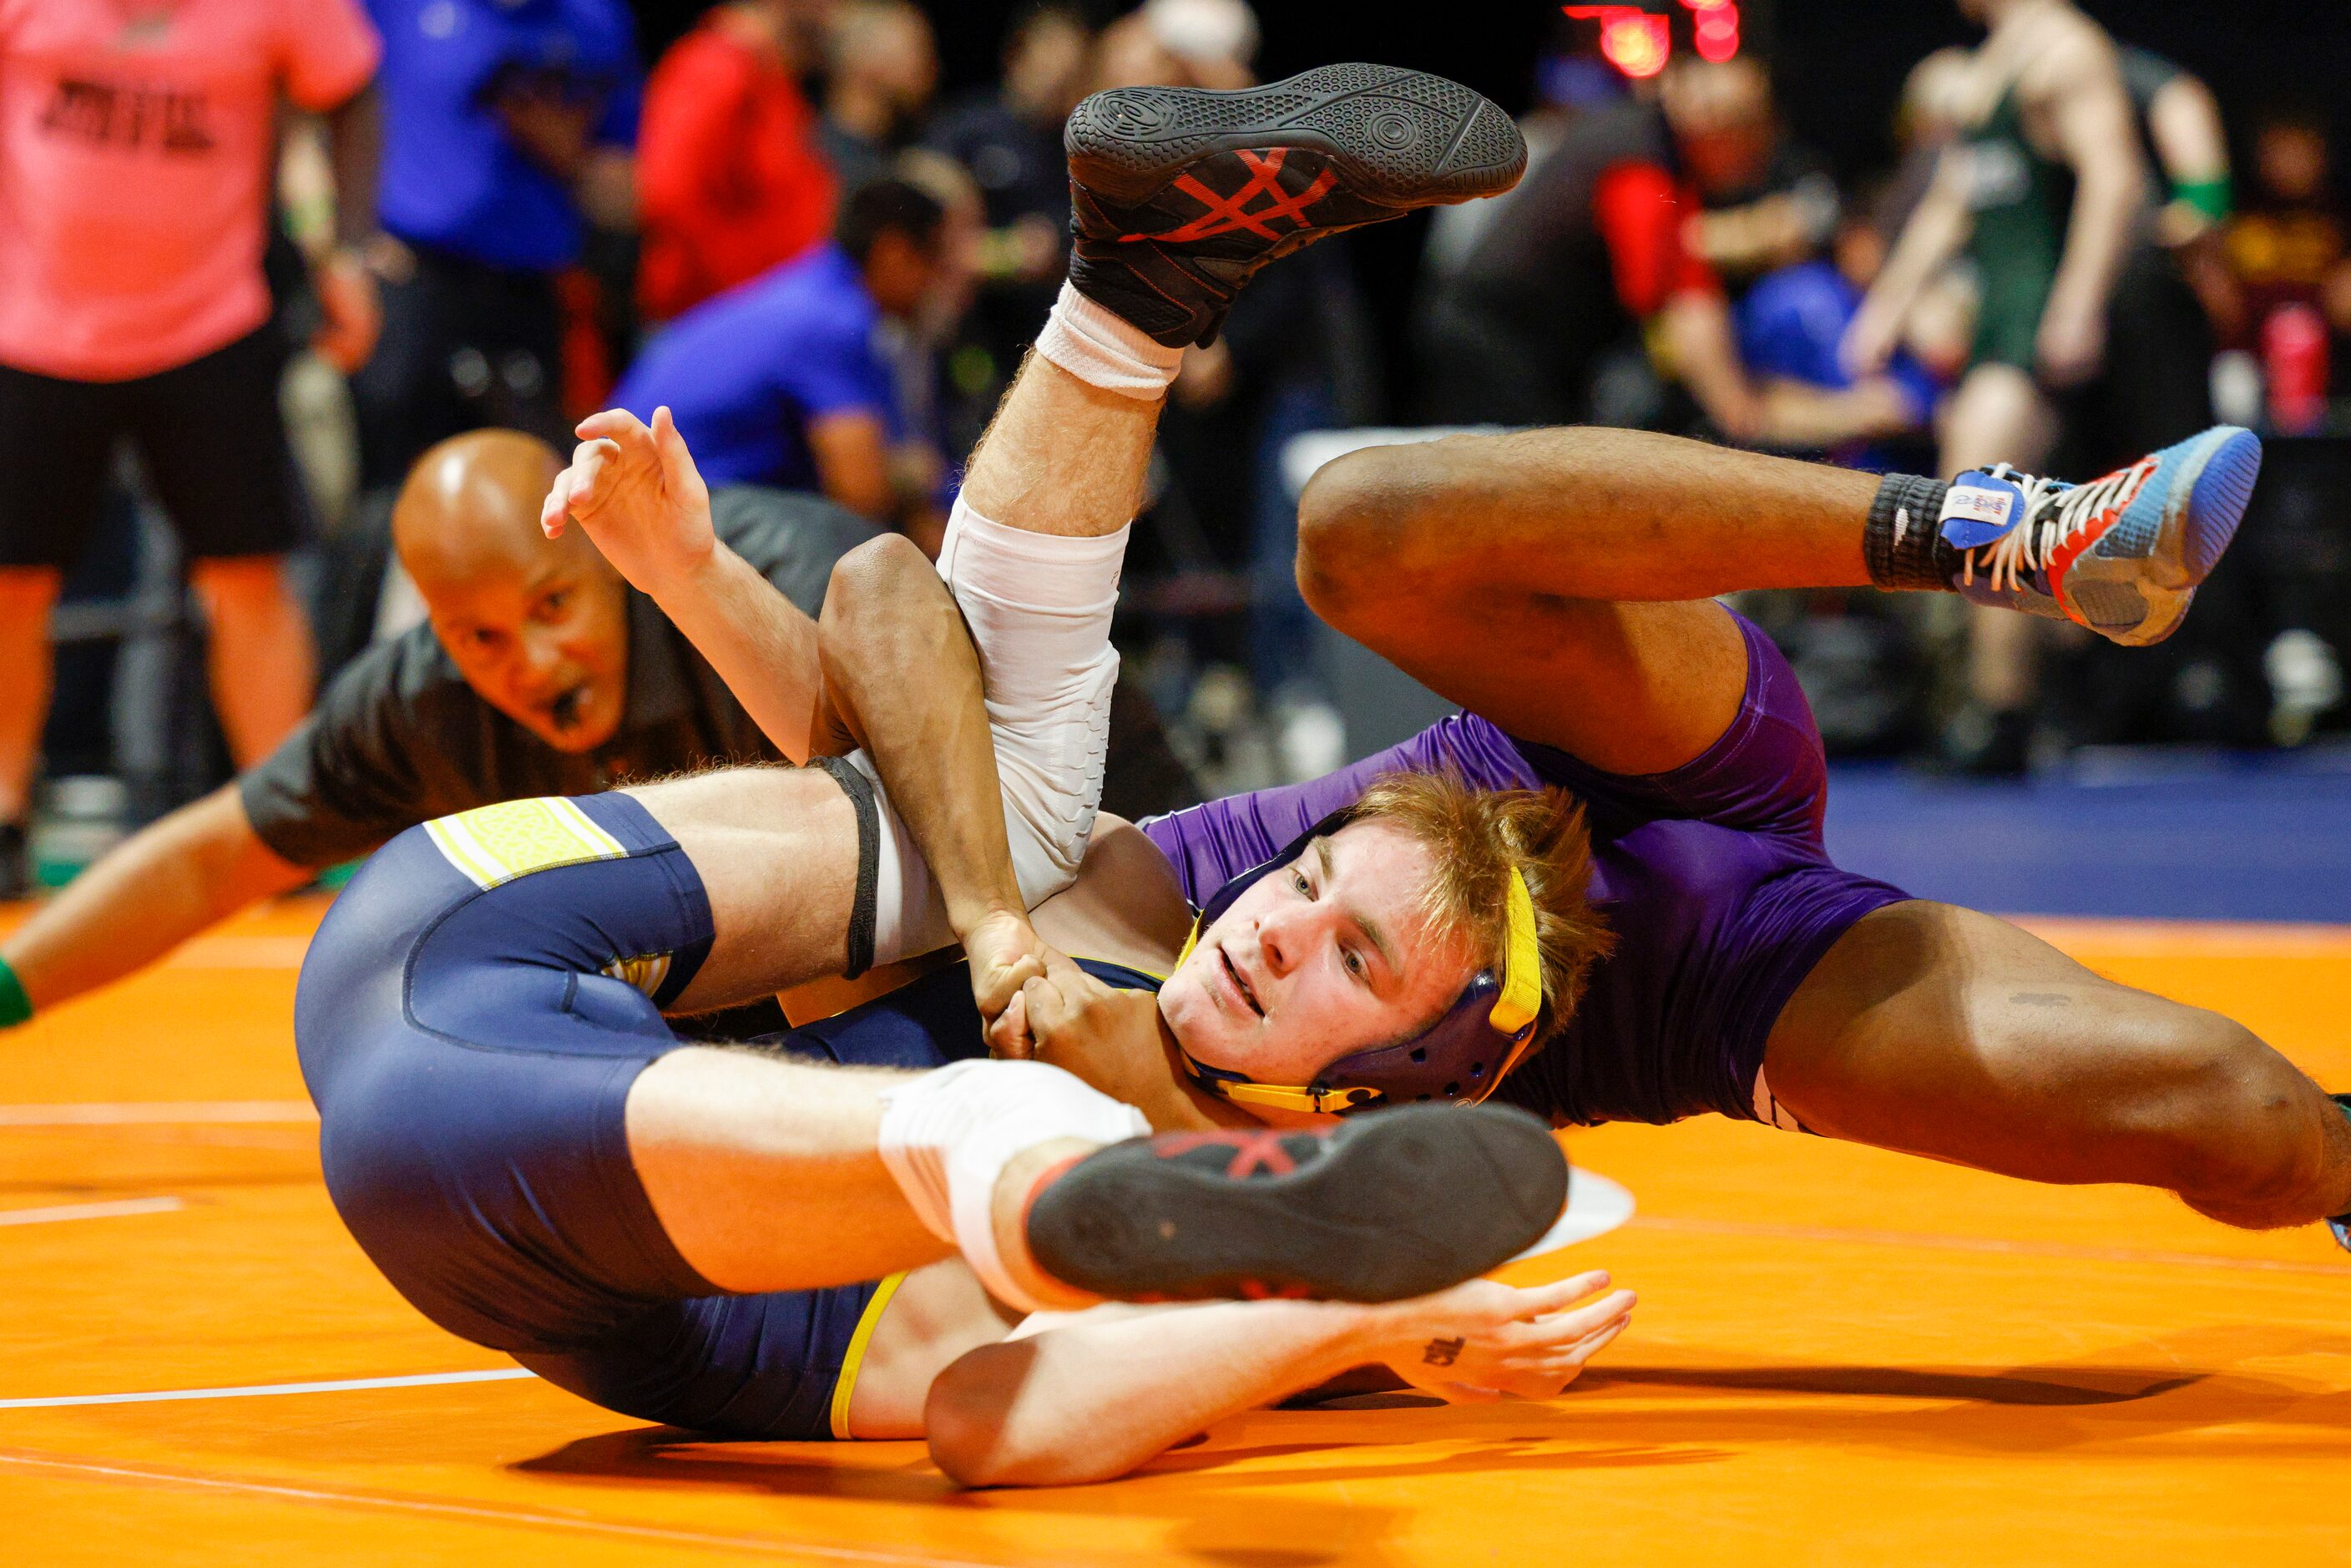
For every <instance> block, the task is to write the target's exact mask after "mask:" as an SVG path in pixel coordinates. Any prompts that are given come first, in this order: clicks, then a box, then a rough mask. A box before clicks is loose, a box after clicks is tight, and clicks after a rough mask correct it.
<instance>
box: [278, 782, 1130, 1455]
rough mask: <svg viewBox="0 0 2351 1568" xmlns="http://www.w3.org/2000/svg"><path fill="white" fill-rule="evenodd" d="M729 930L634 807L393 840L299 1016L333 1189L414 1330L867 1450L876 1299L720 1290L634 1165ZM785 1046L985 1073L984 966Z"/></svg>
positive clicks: (578, 1384)
mask: <svg viewBox="0 0 2351 1568" xmlns="http://www.w3.org/2000/svg"><path fill="white" fill-rule="evenodd" d="M485 883H487V885H485ZM711 931H712V925H711V915H710V904H709V900H708V899H707V897H706V896H705V894H704V892H703V888H702V881H701V878H700V877H699V876H698V875H697V874H696V873H695V869H694V867H693V865H692V863H691V862H688V861H687V859H686V857H685V855H684V852H683V851H681V850H680V849H679V848H678V846H677V844H676V842H675V841H674V840H673V839H671V838H670V837H669V836H668V834H666V833H665V832H664V831H662V829H661V827H660V825H659V824H658V823H656V822H655V821H653V817H652V815H651V814H650V813H648V812H647V811H646V810H645V809H644V808H643V806H642V805H640V804H639V803H638V802H637V801H636V800H633V799H632V798H630V797H628V796H625V795H598V796H590V797H588V798H586V799H582V800H552V801H550V800H523V801H515V802H511V803H509V804H507V805H504V806H493V807H489V808H486V809H485V810H480V811H472V812H467V813H465V814H464V815H462V816H459V817H454V818H444V819H443V820H442V821H439V822H435V823H429V824H427V825H426V826H424V827H420V828H413V829H411V830H410V831H407V832H405V833H402V835H401V836H400V837H398V838H396V839H394V840H393V841H392V842H391V843H390V844H388V845H386V846H385V847H384V848H383V849H382V850H381V852H379V853H377V854H376V856H375V857H374V858H373V859H371V861H369V862H368V863H367V865H366V866H365V867H364V868H363V869H362V870H361V871H360V874H359V875H358V876H357V877H355V878H353V879H352V881H351V884H350V886H349V887H348V888H346V889H345V890H344V891H343V894H342V895H341V896H340V898H338V899H337V900H336V901H335V906H334V908H333V909H332V910H331V911H330V912H329V915H328V916H327V919H326V922H325V924H323V925H321V926H320V927H319V935H318V937H317V939H316V940H315V941H314V942H313V943H312V944H311V946H310V957H309V959H308V962H307V963H305V964H304V966H303V969H302V979H301V986H300V989H299V991H298V993H297V996H296V998H295V1008H294V1029H295V1037H296V1040H297V1041H298V1045H299V1048H300V1053H301V1061H302V1072H303V1077H304V1079H305V1081H306V1082H308V1085H309V1089H310V1094H311V1097H312V1098H313V1099H314V1100H316V1101H317V1102H318V1105H319V1123H320V1137H319V1152H320V1159H321V1163H322V1164H323V1166H324V1167H325V1171H326V1178H327V1188H328V1191H329V1193H330V1194H331V1195H332V1197H333V1198H334V1201H335V1207H336V1209H337V1211H338V1212H339V1213H340V1215H341V1216H342V1218H343V1221H344V1223H345V1224H346V1225H347V1226H349V1227H350V1231H351V1234H352V1236H353V1237H354V1238H356V1239H358V1241H359V1243H360V1247H361V1248H362V1249H365V1251H366V1252H367V1254H368V1256H369V1257H370V1258H371V1259H372V1260H374V1262H375V1264H376V1266H377V1267H378V1268H379V1269H381V1270H382V1271H383V1273H384V1277H385V1278H386V1279H388V1280H390V1281H392V1284H393V1286H394V1287H395V1288H397V1289H398V1290H399V1291H400V1292H401V1294H402V1295H403V1296H405V1297H407V1298H408V1300H409V1301H411V1302H412V1303H413V1305H414V1306H415V1307H416V1308H417V1310H418V1311H420V1312H423V1314H424V1315H425V1316H426V1317H428V1318H430V1319H432V1320H433V1321H434V1322H436V1323H438V1324H440V1325H441V1326H442V1327H444V1328H445V1329H447V1330H449V1331H450V1332H451V1333H455V1334H459V1335H461V1336H463V1337H464V1338H465V1339H469V1340H471V1341H473V1342H474V1343H477V1344H483V1345H487V1346H489V1347H490V1348H491V1349H494V1350H499V1351H503V1352H505V1353H507V1354H510V1355H512V1356H513V1357H514V1358H515V1359H516V1360H517V1361H518V1362H520V1363H522V1364H524V1365H525V1366H528V1367H529V1368H530V1369H532V1370H533V1371H535V1372H537V1373H538V1374H539V1375H541V1376H543V1377H545V1378H547V1379H548V1380H549V1382H551V1383H554V1384H557V1385H560V1386H562V1387H564V1388H568V1389H569V1390H571V1391H572V1392H573V1393H575V1394H578V1395H580V1396H582V1397H584V1398H587V1399H590V1400H592V1401H594V1402H595V1403H597V1404H599V1405H601V1406H605V1407H607V1408H609V1409H612V1410H618V1411H621V1412H622V1413H624V1414H626V1415H631V1416H640V1417H642V1418H643V1419H645V1420H649V1421H661V1422H666V1423H669V1424H672V1425H674V1426H679V1427H693V1428H696V1429H699V1430H703V1431H709V1432H716V1433H721V1434H726V1435H730V1436H737V1437H771V1438H782V1437H828V1436H834V1437H838V1436H845V1435H846V1433H845V1430H844V1429H843V1428H842V1427H841V1416H842V1414H843V1412H844V1411H845V1408H846V1399H845V1397H844V1398H843V1399H841V1400H840V1401H839V1402H838V1407H837V1406H836V1400H835V1392H836V1388H837V1387H838V1386H839V1385H840V1383H841V1375H842V1373H843V1370H844V1366H845V1365H846V1364H847V1363H848V1362H849V1360H850V1358H851V1347H852V1342H854V1341H855V1339H856V1335H857V1329H858V1324H859V1322H860V1320H861V1318H862V1316H863V1315H864V1313H865V1310H866V1307H867V1305H868V1303H869V1302H870V1301H872V1299H873V1297H874V1295H875V1293H876V1291H877V1289H878V1287H877V1286H876V1285H874V1284H861V1285H848V1286H841V1287H837V1288H833V1289H830V1290H821V1291H785V1292H776V1293H771V1294H765V1295H729V1294H726V1293H724V1292H722V1291H719V1290H718V1288H717V1287H716V1286H715V1285H713V1284H711V1283H710V1282H709V1281H706V1280H705V1279H703V1278H702V1277H701V1276H700V1275H699V1274H697V1273H695V1270H693V1269H692V1268H691V1267H689V1266H688V1265H687V1263H686V1262H685V1260H684V1259H683V1258H681V1257H679V1256H678V1254H677V1250H676V1249H675V1248H674V1247H673V1246H672V1245H671V1244H670V1241H669V1239H668V1238H667V1237H666V1236H665V1235H664V1233H663V1231H662V1228H661V1225H660V1223H659V1221H658V1220H657V1219H655V1218H654V1216H653V1207H652V1205H651V1204H650V1202H649V1201H648V1200H647V1198H646V1197H645V1193H644V1188H643V1186H642V1185H641V1184H640V1183H639V1181H638V1180H637V1176H636V1170H635V1166H633V1164H632V1162H631V1160H630V1158H629V1151H628V1137H627V1132H626V1128H625V1125H624V1123H623V1114H624V1109H625V1106H626V1104H627V1100H628V1092H629V1087H630V1085H631V1084H632V1083H633V1082H635V1081H636V1077H637V1074H638V1073H640V1072H642V1071H643V1070H644V1069H645V1067H646V1066H647V1065H648V1064H649V1063H651V1062H653V1061H655V1060H656V1059H658V1058H659V1057H661V1056H663V1055H664V1054H665V1053H667V1052H669V1051H674V1050H675V1049H676V1048H677V1047H678V1046H679V1045H680V1044H681V1043H684V1042H682V1041H681V1040H679V1039H678V1038H677V1037H676V1036H675V1035H674V1034H673V1033H672V1032H671V1030H670V1026H669V1024H668V1023H667V1022H666V1021H665V1020H664V1019H663V1017H662V1014H661V1009H662V1007H663V1006H664V1004H665V1003H667V1002H669V1001H670V1000H672V999H673V998H675V997H677V996H678V995H679V994H681V993H682V992H683V991H684V989H685V987H686V985H687V983H688V982H689V981H691V980H692V978H693V977H694V972H695V969H696V968H697V967H699V966H700V964H701V962H702V959H703V957H704V956H705V955H707V953H708V952H709V948H710V938H711ZM1088 967H1090V968H1092V969H1093V970H1094V972H1095V973H1097V974H1099V975H1101V976H1102V977H1104V978H1106V979H1110V980H1113V981H1114V982H1117V983H1124V984H1137V983H1144V982H1143V981H1142V977H1139V976H1132V975H1129V974H1127V973H1126V972H1124V971H1118V970H1113V969H1111V968H1109V967H1105V966H1092V965H1090V966H1088ZM776 1043H777V1045H778V1047H779V1048H781V1049H785V1050H789V1051H794V1052H795V1053H798V1054H801V1055H805V1056H810V1057H812V1058H815V1059H817V1060H820V1061H821V1060H831V1061H841V1062H849V1063H855V1064H858V1065H862V1066H876V1067H905V1068H917V1069H920V1068H931V1067H937V1066H941V1065H943V1064H944V1063H945V1062H946V1061H948V1060H950V1059H951V1057H952V1056H957V1055H979V1054H982V1053H983V1052H984V1050H985V1047H984V1044H983V1042H982V1039H981V1034H980V1027H979V1015H978V1011H977V1009H976V1008H975V1007H974V1006H973V1004H972V999H971V988H970V981H969V978H968V977H967V974H966V973H965V971H964V969H963V967H961V966H956V967H952V968H949V969H946V970H942V971H940V972H938V973H935V974H933V975H930V976H926V977H925V978H923V979H922V980H920V981H917V982H916V983H915V984H914V985H912V986H909V987H906V988H904V989H902V990H899V991H897V992H893V994H892V995H890V996H888V997H885V998H882V999H881V1000H880V1001H878V1002H874V1003H871V1004H868V1005H867V1006H865V1007H862V1008H859V1009H854V1010H853V1011H852V1012H849V1013H844V1014H842V1015H841V1016H840V1017H838V1018H834V1019H826V1020H824V1021H823V1022H821V1023H819V1024H815V1025H812V1026H810V1027H809V1028H807V1029H803V1030H795V1031H793V1032H792V1033H791V1034H789V1035H787V1036H783V1037H780V1038H779V1040H778V1041H777V1042H776Z"/></svg>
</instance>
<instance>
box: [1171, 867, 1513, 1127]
mask: <svg viewBox="0 0 2351 1568" xmlns="http://www.w3.org/2000/svg"><path fill="white" fill-rule="evenodd" d="M1430 869H1431V868H1430V862H1429V855H1428V851H1427V850H1426V848H1425V847H1424V846H1423V845H1422V844H1421V843H1420V842H1419V841H1416V840H1415V839H1413V838H1412V837H1411V836H1410V835H1408V834H1406V833H1404V832H1402V831H1398V830H1396V829H1395V828H1391V827H1389V826H1387V825H1385V824H1384V823H1382V822H1378V821H1365V822H1352V823H1350V824H1348V825H1347V826H1346V827H1344V828H1342V829H1340V830H1339V831H1337V832H1335V833H1333V834H1332V835H1330V836H1329V837H1327V838H1322V839H1317V840H1315V841H1314V842H1312V843H1311V844H1309V845H1308V846H1307V847H1306V849H1305V851H1304V852H1302V853H1301V855H1300V856H1299V857H1298V859H1297V860H1295V861H1294V862H1291V863H1290V864H1289V865H1286V866H1282V867H1280V868H1277V869H1276V870H1274V871H1271V872H1269V873H1266V874H1265V875H1264V876H1262V877H1259V879H1258V881H1257V882H1256V883H1255V884H1254V885H1252V886H1251V887H1250V888H1249V890H1248V891H1247V892H1246V893H1244V894H1241V895H1240V897H1238V899H1236V900H1234V901H1233V904H1232V907H1231V908H1229V909H1228V910H1226V911H1225V912H1224V914H1223V915H1219V916H1218V917H1217V922H1216V924H1215V925H1211V926H1209V927H1208V929H1207V930H1206V931H1204V932H1202V933H1201V934H1200V940H1199V941H1198V943H1196V945H1195V946H1194V947H1193V949H1192V954H1191V956H1190V957H1188V958H1186V960H1185V961H1184V963H1183V964H1182V965H1181V966H1179V967H1177V969H1176V970H1175V973H1174V974H1172V975H1170V976H1169V977H1167V983H1166V984H1165V985H1164V986H1162V987H1161V988H1160V991H1159V1010H1160V1012H1161V1014H1162V1016H1164V1017H1165V1019H1166V1020H1167V1026H1168V1028H1169V1029H1170V1030H1173V1031H1174V1032H1175V1039H1176V1040H1177V1041H1178V1042H1179V1043H1180V1044H1181V1045H1182V1046H1183V1047H1184V1049H1185V1050H1186V1051H1188V1052H1189V1053H1190V1054H1191V1055H1192V1057H1193V1059H1194V1060H1196V1061H1200V1062H1202V1063H1204V1064H1206V1065H1207V1066H1210V1067H1221V1068H1225V1069H1227V1070H1228V1071H1237V1072H1244V1073H1247V1074H1248V1075H1249V1077H1251V1078H1253V1079H1256V1080H1257V1081H1258V1082H1263V1083H1307V1082H1312V1081H1313V1078H1314V1075H1315V1074H1316V1073H1318V1072H1320V1071H1322V1069H1323V1068H1325V1067H1327V1066H1329V1065H1330V1064H1331V1063H1332V1062H1333V1061H1337V1060H1338V1059H1339V1058H1341V1057H1343V1056H1346V1055H1350V1054H1352V1053H1353V1052H1354V1051H1365V1050H1369V1049H1371V1048H1373V1047H1374V1046H1381V1045H1387V1044H1391V1043H1393V1042H1395V1041H1396V1040H1402V1039H1404V1038H1405V1037H1406V1036H1408V1035H1410V1034H1412V1033H1413V1032H1414V1031H1416V1030H1419V1029H1422V1028H1425V1027H1426V1025H1427V1024H1428V1023H1429V1022H1431V1021H1432V1020H1433V1019H1436V1018H1437V1016H1438V1015H1439V1014H1440V1013H1442V1012H1443V1011H1444V1010H1445V1009H1446V1008H1447V1006H1449V1005H1450V1004H1451V1003H1452V1001H1453V998H1456V997H1458V995H1460V994H1461V988H1462V987H1463V986H1465V985H1467V984H1468V982H1469V978H1470V977H1471V976H1472V975H1474V974H1475V973H1476V972H1477V967H1478V966H1477V963H1476V960H1475V958H1474V956H1472V955H1471V954H1470V953H1469V951H1468V948H1467V946H1466V945H1464V944H1462V943H1460V942H1458V941H1457V940H1443V939H1439V938H1438V937H1437V935H1436V934H1435V933H1434V932H1432V931H1431V930H1430V929H1429V927H1428V925H1427V923H1426V920H1424V919H1423V918H1422V916H1421V915H1420V913H1419V910H1418V908H1417V904H1418V903H1419V900H1420V895H1421V891H1422V889H1423V888H1424V887H1426V884H1427V879H1428V876H1429V873H1430Z"/></svg>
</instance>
